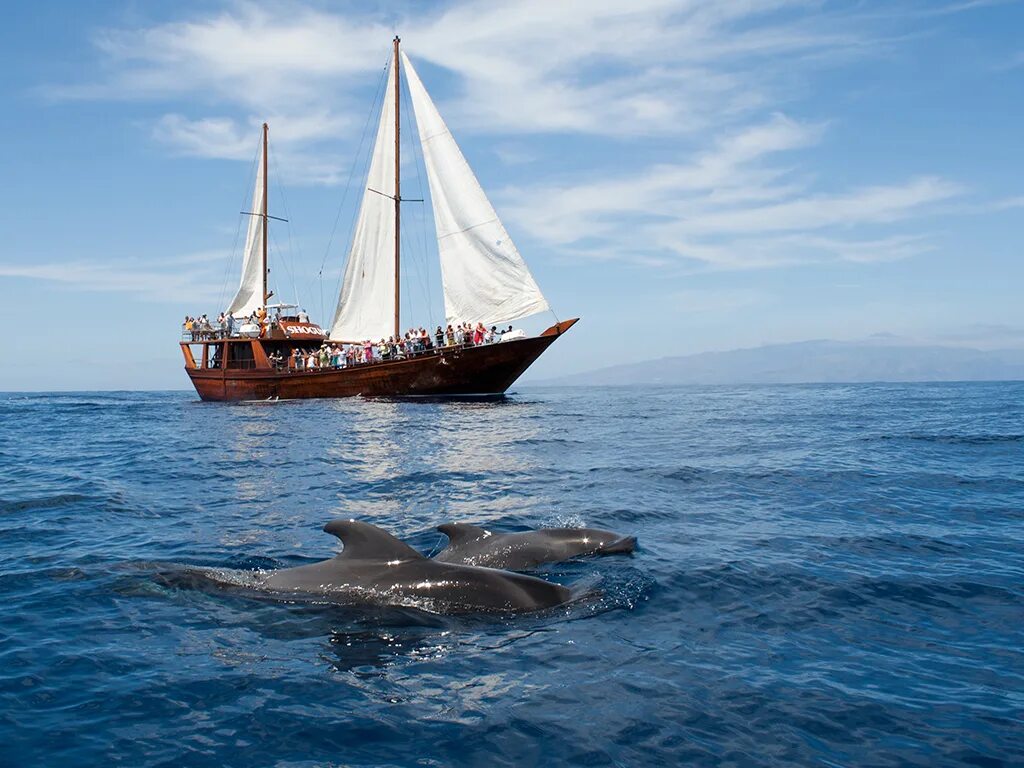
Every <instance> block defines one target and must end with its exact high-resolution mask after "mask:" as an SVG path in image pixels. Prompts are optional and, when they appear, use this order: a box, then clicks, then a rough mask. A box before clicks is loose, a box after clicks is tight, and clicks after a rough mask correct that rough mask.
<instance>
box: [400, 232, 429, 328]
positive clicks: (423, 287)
mask: <svg viewBox="0 0 1024 768" xmlns="http://www.w3.org/2000/svg"><path fill="white" fill-rule="evenodd" d="M402 243H403V244H404V245H405V246H406V250H410V249H409V248H408V246H409V240H408V239H407V238H406V236H405V235H402ZM413 266H416V265H415V262H413ZM413 271H414V272H415V273H416V277H417V278H418V282H419V285H420V289H421V291H422V293H423V299H424V301H425V302H426V303H427V317H428V318H429V319H430V324H431V325H433V324H434V316H433V313H432V312H431V311H430V295H429V293H428V292H427V286H426V283H425V282H424V280H423V275H422V274H421V273H420V271H419V270H418V269H414V270H413ZM408 274H409V273H408V270H407V271H406V276H408ZM411 293H412V291H405V292H404V294H403V295H405V296H407V301H408V302H409V306H408V307H407V308H408V309H409V316H410V317H412V297H411V296H408V294H411Z"/></svg>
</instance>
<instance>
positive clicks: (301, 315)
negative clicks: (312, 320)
mask: <svg viewBox="0 0 1024 768" xmlns="http://www.w3.org/2000/svg"><path fill="white" fill-rule="evenodd" d="M299 322H300V323H308V322H309V315H307V314H306V310H304V309H300V310H299Z"/></svg>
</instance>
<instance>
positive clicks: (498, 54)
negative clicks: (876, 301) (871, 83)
mask: <svg viewBox="0 0 1024 768" xmlns="http://www.w3.org/2000/svg"><path fill="white" fill-rule="evenodd" d="M977 4H978V3H966V4H960V3H952V4H946V5H943V6H936V5H934V4H927V5H922V6H920V7H914V6H911V7H910V10H909V11H908V10H907V8H903V9H901V10H899V11H898V12H897V11H893V14H894V17H898V18H901V19H903V21H904V22H905V21H906V19H907V18H909V17H910V16H913V15H914V14H915V13H916V14H918V15H919V16H920V17H925V16H929V15H932V14H934V13H935V11H936V10H937V9H938V10H942V11H944V12H956V11H961V10H969V9H970V7H973V6H974V5H977ZM982 4H984V3H982ZM837 9H838V10H837ZM880 19H881V20H882V21H881V22H880V21H879V20H880ZM884 19H885V14H879V13H869V12H865V11H862V10H860V11H859V10H858V9H857V8H856V7H853V8H850V7H844V6H842V5H840V6H830V5H827V4H826V5H822V4H820V3H816V2H807V1H806V0H744V1H743V2H729V3H723V2H718V1H717V0H635V1H634V2H631V3H623V2H621V0H562V1H561V2H550V0H520V1H519V2H494V0H486V1H485V0H471V1H470V2H464V3H457V4H453V5H450V6H447V7H442V8H440V9H430V10H422V7H421V6H411V7H410V10H408V11H406V12H403V13H400V14H399V15H398V16H394V15H392V16H385V15H383V12H379V11H376V10H369V11H367V10H363V11H361V12H358V13H344V14H342V13H331V12H328V11H325V10H320V9H318V8H315V7H310V6H307V5H303V4H301V3H299V2H290V3H287V4H283V5H281V4H274V5H271V4H259V3H254V2H241V3H235V4H231V5H228V6H226V7H224V8H223V9H222V10H219V11H216V12H211V13H206V14H198V15H196V16H195V17H193V18H191V19H189V20H186V21H179V22H174V23H164V24H156V25H153V26H150V27H141V28H136V29H121V30H106V31H104V32H101V33H100V34H99V35H97V37H96V45H97V50H98V51H99V52H100V55H101V57H102V59H103V61H102V64H103V72H104V77H102V78H100V79H99V80H98V81H94V82H92V83H87V84H85V85H77V86H71V87H63V88H56V89H52V93H53V94H54V95H56V96H59V97H63V98H108V99H129V100H130V99H149V100H156V101H158V102H160V103H164V102H166V103H168V105H169V110H168V112H167V113H166V114H164V115H163V117H161V118H159V119H157V120H156V121H155V122H154V123H153V125H152V135H153V137H154V139H155V140H157V141H158V142H160V143H161V144H164V145H166V146H168V147H170V148H171V149H172V150H173V151H175V152H180V153H184V154H190V155H197V156H202V157H218V158H230V159H236V160H250V161H251V159H252V158H253V156H254V154H255V148H256V139H257V135H258V127H259V124H260V123H261V122H262V121H263V120H264V119H267V120H268V121H269V122H270V124H271V131H272V139H273V142H272V146H273V147H274V151H275V152H276V154H277V156H278V158H279V163H278V165H279V166H280V172H281V173H283V174H284V175H286V176H287V177H288V180H289V181H290V182H308V183H324V184H331V183H336V182H338V181H340V180H341V179H343V178H345V174H344V173H343V168H348V166H349V164H350V162H351V154H352V146H351V145H352V144H354V139H355V138H356V134H357V133H358V131H359V128H360V127H361V126H362V125H363V120H364V115H365V114H366V112H367V108H368V105H369V103H370V102H371V101H372V99H373V95H374V86H375V85H376V84H377V80H378V76H379V75H380V74H381V73H382V66H383V64H384V63H385V60H386V59H387V57H388V54H389V52H390V45H389V43H390V39H391V37H392V34H393V31H394V30H395V29H396V28H397V29H399V30H400V31H401V32H402V34H403V36H404V39H405V44H406V46H407V49H408V51H409V52H410V55H411V56H412V57H413V58H414V59H415V60H416V61H417V62H418V63H422V66H421V67H420V69H421V74H423V75H424V76H425V79H426V80H428V81H430V80H436V81H438V82H440V83H442V84H443V85H446V86H448V87H447V92H446V91H445V89H444V88H442V93H446V95H447V98H445V99H442V102H443V103H442V104H441V108H442V110H443V111H444V113H445V114H446V117H447V118H448V121H449V124H450V125H451V126H452V127H453V130H454V131H455V132H456V133H457V134H458V135H464V134H466V133H468V132H470V131H476V132H479V133H483V134H486V135H488V136H492V137H494V136H496V137H499V138H498V141H497V142H495V143H494V144H493V145H492V154H493V155H494V156H497V157H498V159H499V160H500V161H501V162H502V163H504V164H505V165H514V164H516V163H519V162H522V161H523V159H524V158H525V159H529V160H534V161H535V162H533V163H532V165H533V166H534V167H536V168H538V169H540V170H541V171H542V170H543V169H544V167H545V166H546V165H547V167H548V168H549V176H548V177H544V176H539V177H538V179H537V182H536V184H535V185H531V186H528V187H527V186H520V187H516V188H509V189H506V190H503V191H502V192H501V193H500V194H499V195H497V198H498V199H499V202H504V203H505V204H504V205H501V206H499V208H500V211H501V213H502V215H503V216H504V217H505V218H507V219H508V220H509V222H510V223H512V224H515V225H516V226H515V227H514V228H513V231H514V232H516V231H519V232H528V233H530V234H531V235H533V236H535V237H536V238H538V239H540V240H542V241H544V242H546V243H548V244H550V245H554V246H556V247H558V248H559V251H560V252H561V253H563V254H565V255H568V256H570V257H574V258H589V259H621V260H626V261H630V262H633V263H638V264H646V265H651V266H664V265H670V264H677V263H680V262H683V263H696V264H697V265H703V266H704V267H714V268H720V269H739V268H750V267H765V266H773V265H782V264H792V263H801V262H806V261H819V260H827V259H841V260H848V261H860V262H867V261H878V260H883V259H894V258H906V257H908V256H913V255H916V254H919V253H923V252H925V251H927V250H929V249H930V248H932V247H933V245H932V243H931V239H930V238H929V236H928V234H927V233H925V232H921V231H918V229H917V228H916V227H911V228H910V229H908V230H906V231H901V230H900V228H899V226H900V224H901V223H904V224H905V223H907V222H914V221H916V220H919V219H921V218H923V217H925V216H927V215H930V214H934V213H935V212H936V205H937V204H939V203H943V202H950V201H952V202H959V201H960V200H961V198H962V197H963V196H964V194H965V190H964V189H963V188H962V186H961V185H959V184H957V183H955V182H954V181H951V180H948V179H945V178H943V177H941V176H939V175H936V174H932V175H915V176H911V177H910V178H896V179H895V180H893V179H887V180H886V181H885V182H884V183H881V182H879V183H873V184H872V183H863V184H861V185H857V186H855V187H853V188H849V189H841V188H840V189H836V188H834V187H829V186H827V185H826V184H824V183H823V182H822V180H820V179H818V178H816V177H815V175H814V174H813V173H811V172H810V171H809V170H807V169H808V168H809V167H811V166H810V165H809V163H807V162H806V161H803V162H801V157H802V155H801V153H802V152H805V151H807V150H810V149H811V148H812V147H814V146H815V145H817V144H818V143H820V142H822V141H823V140H824V139H825V134H826V129H827V125H828V118H829V117H830V116H827V115H823V116H820V117H818V118H817V119H813V118H812V119H798V118H796V117H793V116H788V115H786V114H785V113H784V111H783V109H784V105H785V104H786V103H787V100H788V99H790V98H791V97H792V96H793V95H794V94H799V93H801V92H803V91H804V89H809V88H811V87H812V85H813V81H814V78H815V76H816V74H817V72H818V71H819V70H821V69H822V67H824V66H829V65H833V66H841V65H843V64H845V63H847V62H848V61H849V60H850V59H851V58H854V57H863V56H867V55H872V54H874V53H876V52H877V51H878V50H879V49H882V48H884V47H885V46H886V45H891V44H892V42H891V39H889V40H887V41H886V42H885V43H882V42H881V41H882V40H883V39H884V38H885V36H884V35H882V34H876V32H877V31H878V29H877V28H876V26H875V25H878V24H882V25H883V26H884ZM183 102H184V103H187V108H186V107H184V106H183ZM186 113H187V114H186ZM544 133H557V134H566V135H568V136H570V137H586V138H588V139H590V140H596V141H603V142H605V146H607V147H609V148H610V149H609V152H612V153H615V155H616V156H620V157H625V158H628V157H630V156H631V153H636V155H637V156H638V157H639V156H645V155H644V153H643V152H642V151H641V149H642V146H643V145H644V144H645V143H653V146H655V147H668V148H671V149H668V150H666V151H665V152H663V155H664V157H665V158H666V159H665V161H663V162H657V163H651V162H649V161H647V162H636V163H635V164H634V166H633V167H634V170H632V171H630V172H619V173H616V174H612V173H611V172H609V171H608V170H607V169H604V168H602V167H600V165H599V163H595V164H593V168H592V171H591V172H589V173H588V174H585V175H584V174H580V173H579V172H577V173H576V174H575V175H571V174H570V173H568V172H565V171H564V170H563V166H562V165H560V163H559V161H561V160H562V158H561V157H558V156H557V153H553V152H552V151H551V150H550V149H549V148H548V147H547V146H546V145H545V142H543V141H542V140H540V139H538V137H537V134H544ZM513 136H514V137H516V138H515V140H514V142H513V141H510V140H509V137H513ZM345 141H347V142H348V144H349V146H348V147H347V149H342V148H340V147H341V146H342V145H343V144H344V142H345ZM659 142H660V143H659ZM510 148H511V149H510ZM647 156H649V155H647ZM783 156H784V157H785V160H784V161H782V160H781V159H780V158H782V157H783ZM679 157H687V158H692V159H690V160H688V161H685V162H681V161H678V159H677V158H679ZM545 161H548V162H547V163H545ZM621 165H622V164H620V167H621ZM555 174H557V176H556V175H555ZM585 176H586V177H585ZM552 178H557V179H558V181H552V180H551V179H552ZM565 179H569V180H568V181H567V180H565ZM1007 205H1008V206H1011V207H1012V205H1013V203H1012V201H1009V202H1007Z"/></svg>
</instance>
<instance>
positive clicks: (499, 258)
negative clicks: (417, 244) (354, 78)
mask: <svg viewBox="0 0 1024 768" xmlns="http://www.w3.org/2000/svg"><path fill="white" fill-rule="evenodd" d="M402 62H403V64H404V65H405V72H406V78H407V81H408V83H409V92H410V94H411V95H412V105H413V110H414V111H415V113H416V124H417V128H418V130H419V135H420V143H421V144H422V145H423V161H424V164H425V165H426V167H427V180H428V182H429V184H430V197H431V201H432V203H433V207H434V224H435V226H436V228H437V247H438V251H439V252H440V255H441V280H442V283H443V285H444V308H445V315H446V317H447V322H449V323H455V322H464V321H468V322H474V323H475V322H478V321H482V322H484V323H485V324H487V325H491V324H492V323H501V322H508V321H510V320H517V319H519V318H521V317H527V316H528V315H534V314H537V313H538V312H544V311H546V310H547V309H548V302H547V300H546V299H545V298H544V295H543V294H542V293H541V292H540V288H538V287H537V283H536V281H535V280H534V279H533V275H531V274H530V270H529V268H528V267H527V266H526V263H525V262H524V261H523V258H522V256H520V255H519V251H518V250H517V249H516V246H515V244H514V243H513V242H512V239H511V238H510V237H509V236H508V232H506V231H505V227H504V226H503V225H502V223H501V221H500V220H499V219H498V215H497V214H496V213H495V211H494V208H493V206H492V205H491V203H490V201H489V200H488V199H487V195H485V194H484V191H483V189H482V188H481V187H480V183H479V182H478V181H477V179H476V176H475V175H474V174H473V171H472V169H471V168H470V167H469V164H468V163H467V162H466V159H465V158H464V157H463V156H462V152H461V151H460V150H459V147H458V145H457V144H456V143H455V138H454V137H453V136H452V134H451V131H449V130H448V126H447V125H445V122H444V120H443V119H442V118H441V115H440V113H438V111H437V107H435V106H434V103H433V101H432V100H431V98H430V96H429V95H428V94H427V92H426V90H425V89H424V87H423V83H422V82H420V79H419V76H418V75H417V74H416V70H415V69H413V66H412V63H411V62H410V61H409V58H408V56H406V55H405V54H404V53H403V54H402Z"/></svg>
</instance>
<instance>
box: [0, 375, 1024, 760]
mask: <svg viewBox="0 0 1024 768" xmlns="http://www.w3.org/2000/svg"><path fill="white" fill-rule="evenodd" d="M0 424H2V431H0V600H2V603H3V609H2V610H3V613H2V620H0V764H2V765H4V766H51V765H52V766H61V767H62V768H68V767H69V766H96V765H124V766H282V767H285V766H287V767H288V768H298V767H299V766H303V767H305V766H341V765H346V766H349V765H351V766H364V765H365V766H370V765H374V766H376V765H386V766H390V765H395V766H401V765H421V766H478V765H479V766H495V765H516V766H521V765H559V764H565V765H570V764H571V765H586V766H604V765H621V766H640V765H652V766H653V765H708V766H712V765H715V766H717V765H731V766H761V765H828V766H868V765H870V766H907V765H917V766H953V765H975V766H999V765H1021V764H1022V763H1024V726H1022V725H1021V722H1022V719H1024V384H1022V383H1003V384H999V383H994V384H976V383H975V384H907V385H891V384H885V385H882V384H879V385H850V386H843V385H821V386H810V385H808V386H764V387H755V386H748V387H680V388H668V387H665V388H614V387H610V388H591V389H588V388H579V389H574V388H550V389H548V388H522V389H520V390H519V391H518V392H515V393H513V394H511V395H510V396H509V397H507V398H506V399H504V400H502V401H497V402H444V401H441V402H409V401H386V400H361V399H351V400H337V401H304V402H301V401H300V402H278V403H261V404H214V403H200V402H198V401H197V400H196V398H195V396H194V395H193V394H192V393H191V392H188V393H186V392H167V393H134V392H119V393H76V394H3V395H0ZM340 516H344V517H355V518H359V519H362V520H367V521H370V522H373V523H375V524H377V525H380V526H383V527H385V528H387V529H388V530H390V531H391V532H393V533H395V534H396V535H398V536H400V537H402V538H404V539H406V540H407V541H409V542H410V543H411V544H412V545H414V546H415V547H417V548H419V549H421V550H422V551H424V552H426V553H429V552H432V551H435V550H437V549H439V548H440V547H441V546H443V539H442V537H441V536H440V535H439V534H437V533H436V532H435V531H434V526H436V525H438V524H440V523H443V522H446V521H452V520H454V521H466V522H474V523H482V524H486V525H488V526H491V527H493V528H495V529H501V530H509V531H511V530H522V529H526V528H533V527H538V526H564V525H587V526H593V527H600V528H608V529H612V530H614V531H618V532H621V533H623V534H635V535H636V536H637V537H638V538H639V542H640V547H639V549H638V551H637V552H636V554H634V555H633V556H619V557H606V558H600V559H590V560H579V561H575V562H571V563H566V564H560V565H557V566H549V567H547V568H545V569H542V570H541V574H542V575H543V576H544V577H546V578H550V579H554V580H556V581H558V582H561V583H564V584H573V583H577V582H582V583H585V584H588V585H591V586H592V587H593V588H595V589H596V590H598V591H600V593H601V594H600V596H599V597H596V598H594V599H591V600H588V601H583V602H581V603H578V604H574V605H572V606H570V607H568V608H564V607H563V608H561V609H558V610H555V611H552V612H547V613H544V614H536V615H525V616H519V617H511V618H510V617H507V616H505V617H502V616H497V617H496V616H461V617H448V616H440V615H434V614H430V613H425V612H419V611H416V610H413V609H387V608H346V607H339V606H322V605H313V604H302V603H288V602H278V601H274V600H270V599H250V598H248V597H246V596H244V595H239V594H234V593H232V594H227V593H217V592H216V591H210V590H197V589H190V588H188V587H187V586H186V585H183V584H177V585H176V584H174V583H169V582H168V580H167V579H162V578H160V577H159V574H160V572H161V571H160V568H161V564H164V565H166V564H168V563H186V564H199V565H208V566H222V567H230V568H277V567H285V566H292V565H298V564H302V563H306V562H312V561H314V560H317V559H322V558H325V557H329V556H331V555H333V554H334V553H335V552H336V550H337V541H336V540H335V539H334V538H333V537H331V536H328V535H326V534H324V533H323V532H322V531H321V528H322V526H323V524H324V523H325V522H327V521H328V520H330V519H332V518H335V517H340Z"/></svg>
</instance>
